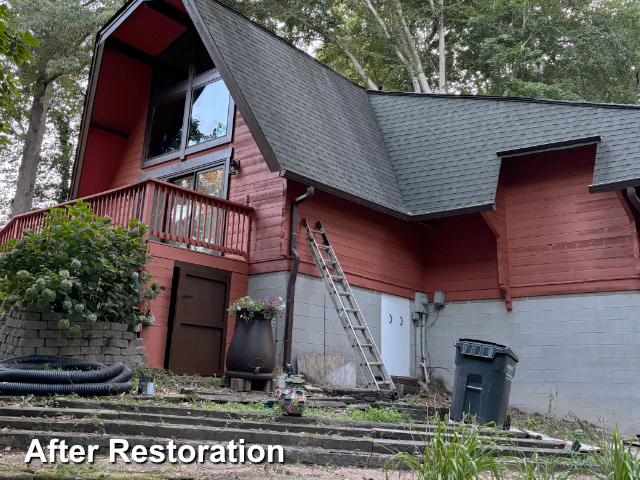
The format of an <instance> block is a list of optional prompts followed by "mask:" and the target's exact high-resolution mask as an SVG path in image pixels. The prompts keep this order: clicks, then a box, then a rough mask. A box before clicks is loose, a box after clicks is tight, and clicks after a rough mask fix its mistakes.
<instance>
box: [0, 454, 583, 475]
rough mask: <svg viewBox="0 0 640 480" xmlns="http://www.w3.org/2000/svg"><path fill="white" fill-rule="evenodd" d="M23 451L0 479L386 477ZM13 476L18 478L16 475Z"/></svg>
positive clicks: (6, 463) (4, 462) (3, 467)
mask: <svg viewBox="0 0 640 480" xmlns="http://www.w3.org/2000/svg"><path fill="white" fill-rule="evenodd" d="M25 455H26V450H13V451H9V452H7V451H5V452H3V453H2V454H1V455H0V478H11V477H6V476H5V477H3V476H2V474H3V473H5V475H6V473H7V472H17V471H19V470H23V469H24V471H25V473H27V472H29V473H30V478H33V476H34V474H36V473H37V475H36V476H35V478H38V479H39V478H43V479H44V478H47V479H52V480H53V479H56V478H59V479H62V478H65V479H66V478H83V479H93V478H96V479H99V478H104V479H105V480H107V479H108V480H111V479H113V480H121V479H122V480H124V479H132V480H137V479H150V480H151V479H153V480H156V479H157V480H160V479H165V478H167V479H176V480H177V479H193V480H206V479H213V478H216V479H222V478H233V479H267V478H268V479H283V480H288V479H323V480H324V479H326V480H386V479H387V476H386V474H385V472H384V471H383V470H382V469H364V468H348V467H332V466H325V467H322V466H317V465H267V466H260V465H248V464H245V465H228V464H227V465H214V464H206V463H205V464H191V465H184V464H174V465H171V464H166V465H157V464H153V463H150V462H148V463H145V464H138V463H133V462H132V463H130V464H125V463H124V462H123V461H122V460H119V461H118V462H117V463H115V464H112V463H110V462H109V459H108V457H97V459H96V460H97V461H96V462H95V463H94V464H93V465H87V464H80V465H70V464H69V465H64V464H58V465H56V466H50V465H47V464H42V463H41V462H40V461H39V460H34V461H32V462H30V464H29V465H26V464H25V463H24V458H25ZM13 478H17V479H18V478H20V477H19V476H16V477H13ZM388 478H389V479H390V480H410V479H413V478H415V477H414V475H412V474H411V473H410V472H406V471H405V472H389V476H388ZM518 478H520V477H519V476H518V475H517V474H515V473H506V474H505V476H504V479H503V480H516V479H518ZM594 478H595V477H593V476H589V475H582V474H576V475H574V476H572V477H570V479H571V480H593V479H594Z"/></svg>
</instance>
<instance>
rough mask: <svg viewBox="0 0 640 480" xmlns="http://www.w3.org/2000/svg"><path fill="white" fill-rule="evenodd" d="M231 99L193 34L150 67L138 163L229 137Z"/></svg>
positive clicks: (149, 162) (160, 159) (151, 162)
mask: <svg viewBox="0 0 640 480" xmlns="http://www.w3.org/2000/svg"><path fill="white" fill-rule="evenodd" d="M232 115H233V101H232V100H231V97H230V96H229V91H228V90H227V87H226V86H225V84H224V82H223V81H222V79H221V78H220V74H219V73H218V71H217V70H216V69H215V65H214V63H213V61H212V60H211V57H209V54H208V53H207V50H206V49H205V47H204V45H203V44H202V41H201V40H200V38H199V37H198V35H197V34H191V35H189V36H186V37H185V38H184V39H182V40H181V41H179V42H177V44H176V45H175V46H173V47H172V48H171V49H170V50H169V51H168V52H167V53H166V54H163V55H162V57H161V58H160V59H159V60H158V62H157V64H156V65H155V67H154V71H153V80H152V87H151V100H150V105H149V117H148V126H147V135H146V145H145V154H144V159H143V167H144V166H149V165H154V164H157V163H160V162H163V161H165V160H169V159H172V158H177V157H180V158H184V156H185V155H186V154H188V153H192V152H197V151H199V150H202V149H204V148H209V147H212V146H214V145H219V144H222V143H226V142H230V141H231V133H232V132H231V129H232V119H233V116H232Z"/></svg>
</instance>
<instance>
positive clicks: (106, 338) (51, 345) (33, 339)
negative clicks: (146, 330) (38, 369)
mask: <svg viewBox="0 0 640 480" xmlns="http://www.w3.org/2000/svg"><path fill="white" fill-rule="evenodd" d="M28 310H34V309H32V308H29V309H28ZM61 318H69V321H70V324H71V325H80V332H79V333H77V334H76V335H71V334H69V332H68V331H66V330H61V329H60V328H58V322H59V321H60V319H61ZM128 327H129V326H128V325H127V324H125V323H111V322H96V323H94V324H91V323H89V322H86V321H84V319H83V318H82V317H80V316H77V315H71V316H69V315H66V314H62V313H52V312H38V311H18V310H16V309H13V310H11V311H10V312H9V313H5V314H3V316H2V317H0V359H3V360H4V359H6V358H11V357H17V356H21V355H59V356H62V357H69V358H74V359H77V360H87V361H91V362H106V363H113V362H123V363H125V364H126V365H127V366H128V367H130V368H133V367H134V366H136V365H137V364H139V363H145V362H147V361H148V360H149V357H148V356H147V352H146V349H145V347H144V345H143V342H142V338H136V334H135V333H133V332H129V331H127V330H128Z"/></svg>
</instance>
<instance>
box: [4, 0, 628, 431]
mask: <svg viewBox="0 0 640 480" xmlns="http://www.w3.org/2000/svg"><path fill="white" fill-rule="evenodd" d="M638 185H640V110H638V107H635V106H626V105H603V104H588V103H572V102H559V101H546V100H536V99H524V98H503V97H499V98H496V97H479V96H464V95H440V94H429V95H426V94H414V93H400V92H379V91H375V92H374V91H368V90H366V89H364V88H362V87H360V86H359V85H356V84H354V83H352V82H351V81H350V80H348V79H346V78H344V77H342V76H340V75H339V74H338V73H336V72H335V71H333V70H331V69H329V68H327V67H326V66H324V65H322V64H321V63H320V62H318V61H316V60H315V59H313V58H312V57H310V56H309V55H307V54H305V53H304V52H302V51H300V50H297V49H296V48H294V47H293V46H291V45H289V44H288V43H286V42H285V41H283V40H282V39H280V38H278V37H277V36H276V35H274V34H272V33H271V32H269V31H267V30H265V29H263V28H262V27H260V26H258V25H257V24H255V23H253V22H252V21H250V20H248V19H247V18H245V17H243V16H241V15H239V14H238V13H236V12H234V11H233V10H231V9H229V8H227V7H226V6H224V5H223V4H221V3H219V2H217V1H216V0H131V1H130V2H129V3H128V4H127V5H126V6H125V7H123V8H122V9H121V10H120V12H118V14H116V15H115V16H114V17H113V18H112V19H111V20H110V21H109V22H108V23H107V25H105V26H104V28H103V29H102V30H101V31H100V32H99V34H98V36H97V39H96V44H95V50H94V57H93V64H92V67H91V75H90V79H89V89H88V93H87V97H86V102H85V108H84V114H83V121H82V126H81V133H80V138H79V143H78V149H77V156H76V162H75V166H74V173H73V181H72V193H71V201H73V200H74V199H78V198H82V199H86V200H87V201H89V202H91V205H92V206H93V208H94V210H95V211H96V212H97V213H98V214H101V215H102V214H109V215H111V216H112V217H113V218H114V221H116V222H125V221H126V220H127V219H130V218H139V219H141V220H142V221H144V222H145V223H147V224H149V225H150V230H149V232H148V233H149V250H150V253H151V254H152V255H153V257H154V262H153V264H152V267H151V272H152V274H153V275H154V276H155V277H156V279H157V280H158V281H159V282H160V283H161V284H162V285H164V286H165V287H167V290H166V291H165V292H164V294H163V295H161V296H160V297H159V298H158V299H157V300H155V302H154V303H153V312H154V314H155V317H156V320H157V321H156V323H155V324H154V325H153V326H151V327H145V328H144V329H143V331H142V334H141V335H142V337H143V338H144V342H145V346H146V348H147V352H148V364H149V365H151V366H154V367H163V366H164V367H168V368H170V369H172V370H174V371H176V372H178V373H181V372H199V373H202V374H204V375H214V374H216V375H220V374H222V373H223V372H224V356H225V351H226V348H227V346H228V344H229V342H230V339H231V337H232V335H233V330H234V322H235V320H234V318H227V317H226V314H225V309H226V308H227V306H228V304H229V302H232V301H234V300H235V299H237V298H238V297H240V296H244V295H247V294H249V295H252V296H259V297H261V296H264V295H274V296H281V297H283V298H285V299H287V300H288V301H289V305H288V314H287V319H283V320H282V321H281V322H280V323H279V324H278V326H277V327H275V328H276V349H277V353H278V356H279V360H280V361H282V359H283V356H284V357H286V358H285V360H289V361H291V362H293V364H294V366H295V361H296V355H297V354H299V353H307V352H318V353H323V352H335V351H341V352H344V357H345V361H352V360H353V356H352V354H351V350H350V348H349V345H348V342H347V339H346V336H345V334H344V332H343V331H342V328H341V327H340V324H339V322H338V318H337V315H336V312H335V311H334V310H333V307H332V305H331V302H330V300H329V297H328V295H327V294H326V292H325V288H324V285H323V283H322V281H321V280H320V278H319V274H318V270H317V269H316V266H315V265H314V263H313V260H312V258H311V255H310V252H309V249H308V248H307V246H306V244H305V231H304V229H303V227H302V225H301V219H303V218H306V219H307V220H308V221H309V222H311V223H315V222H316V221H318V220H320V221H322V223H323V225H324V228H325V230H326V232H327V235H328V237H329V239H330V240H331V242H332V245H333V246H334V249H335V251H336V254H337V256H338V258H339V260H340V263H341V265H342V268H343V269H344V271H345V273H346V275H347V277H348V280H349V282H350V283H351V285H352V286H353V287H354V289H355V292H356V297H357V298H358V302H359V304H360V307H361V309H362V311H363V312H364V314H365V316H366V317H367V321H368V323H369V325H370V326H371V329H372V331H373V333H374V336H375V338H376V339H377V342H378V343H379V347H380V348H381V351H382V356H383V358H384V360H385V363H386V364H387V367H388V369H389V370H390V373H391V374H392V375H398V376H413V377H421V376H423V372H424V371H425V370H427V371H428V372H429V375H430V376H431V377H432V379H433V378H440V379H442V380H443V381H444V383H445V384H446V385H448V386H451V383H452V379H453V374H454V370H455V365H454V362H453V358H454V355H455V348H454V347H453V342H454V341H455V340H456V339H457V338H460V337H466V338H469V337H471V338H480V339H485V340H490V341H494V342H498V343H505V344H507V345H509V346H510V347H511V348H512V349H513V350H514V351H515V352H516V353H517V354H518V355H519V357H520V363H519V365H518V369H517V372H516V377H515V378H514V383H513V387H512V395H511V401H512V404H513V405H515V406H518V407H520V408H523V409H528V410H546V408H547V405H548V401H549V393H550V392H552V393H553V395H554V396H555V400H554V401H555V402H556V404H557V408H558V413H562V412H568V411H574V412H575V413H577V414H579V415H580V416H582V417H583V418H587V419H590V420H597V418H598V416H600V415H602V416H605V417H607V418H613V417H614V416H615V419H616V421H617V422H618V424H619V425H621V427H623V428H624V429H625V430H626V431H629V432H630V433H631V432H632V433H638V432H640V401H638V399H639V397H640V382H638V378H639V374H640V318H639V317H640V293H639V292H638V291H639V290H640V277H639V275H640V253H639V247H638V230H637V227H636V221H637V219H638V216H639V215H640V199H639V198H638V196H637V193H636V188H635V187H636V186H638ZM292 213H293V215H292ZM41 219H42V211H35V212H30V213H27V214H24V215H20V216H18V217H15V218H13V219H12V220H11V222H10V223H9V224H8V225H7V226H6V227H5V228H4V229H3V230H2V232H1V233H0V235H1V238H0V240H2V241H6V240H7V239H9V238H15V237H19V236H20V235H21V232H22V230H23V229H24V228H27V227H31V226H37V224H38V222H39V221H41ZM292 220H294V221H293V222H292ZM295 234H297V235H295ZM291 239H293V242H294V243H293V244H292V243H291ZM296 251H297V252H299V256H300V263H299V270H298V274H297V276H292V275H291V270H292V263H293V262H294V260H295V257H296V253H295V252H296ZM288 286H290V287H291V288H290V289H288ZM421 292H424V293H426V294H427V295H428V298H429V300H430V302H431V303H430V304H429V305H427V306H426V313H425V314H421V315H417V314H416V313H415V312H416V311H420V309H421V308H424V307H422V306H416V304H415V301H414V299H415V298H416V293H418V294H420V293H421ZM435 292H441V293H439V294H438V298H439V299H442V298H444V302H443V303H442V302H438V305H436V304H434V303H433V300H434V293H435ZM285 320H287V321H285ZM287 324H288V327H289V328H286V327H287ZM421 363H424V368H423V367H422V366H421V365H420V364H421Z"/></svg>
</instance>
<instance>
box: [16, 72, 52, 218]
mask: <svg viewBox="0 0 640 480" xmlns="http://www.w3.org/2000/svg"><path fill="white" fill-rule="evenodd" d="M48 86H49V84H48V83H45V82H44V81H43V80H42V79H41V78H40V79H38V80H37V81H36V85H35V92H34V95H33V102H32V103H31V113H29V128H28V130H27V136H26V138H25V142H24V149H23V151H22V161H21V163H20V168H19V169H18V183H17V185H16V195H15V197H14V198H13V200H12V201H11V216H12V217H14V216H16V215H20V214H21V213H25V212H29V211H31V209H32V206H33V192H34V189H35V184H36V176H37V174H38V165H39V163H40V151H41V149H42V140H43V139H44V131H45V129H46V126H47V113H48V111H49V99H48V98H47V87H48Z"/></svg>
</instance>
